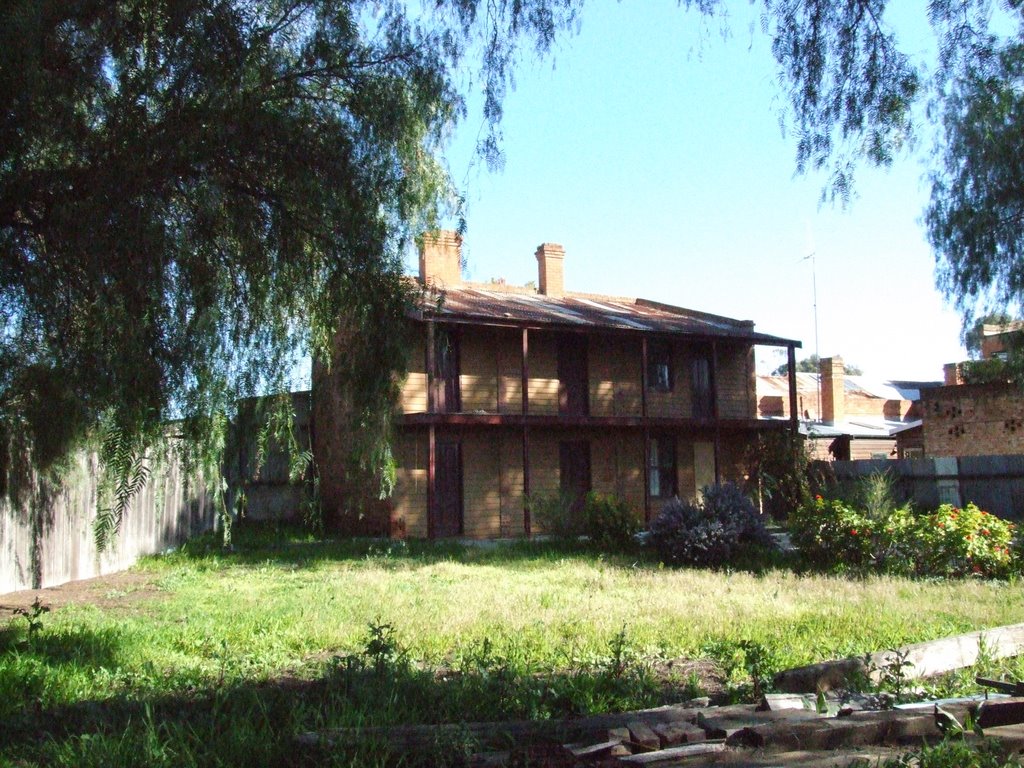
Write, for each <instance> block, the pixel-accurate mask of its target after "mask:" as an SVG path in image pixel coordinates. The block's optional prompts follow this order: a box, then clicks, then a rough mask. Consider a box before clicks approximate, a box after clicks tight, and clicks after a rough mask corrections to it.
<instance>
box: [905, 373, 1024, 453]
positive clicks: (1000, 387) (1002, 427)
mask: <svg viewBox="0 0 1024 768" xmlns="http://www.w3.org/2000/svg"><path fill="white" fill-rule="evenodd" d="M921 395H922V411H923V419H924V424H923V435H924V450H925V455H926V456H989V455H1005V454H1024V392H1022V391H1021V389H1020V388H1019V387H1017V386H1015V385H1013V384H963V385H960V386H953V387H937V388H935V389H931V390H925V391H924V392H922V393H921Z"/></svg>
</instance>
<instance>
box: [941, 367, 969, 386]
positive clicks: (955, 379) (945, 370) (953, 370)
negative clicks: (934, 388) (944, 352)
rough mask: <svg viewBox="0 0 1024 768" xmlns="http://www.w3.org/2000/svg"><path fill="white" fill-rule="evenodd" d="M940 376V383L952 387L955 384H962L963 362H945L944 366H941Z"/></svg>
mask: <svg viewBox="0 0 1024 768" xmlns="http://www.w3.org/2000/svg"><path fill="white" fill-rule="evenodd" d="M942 378H943V382H942V383H943V384H945V385H946V386H947V387H952V386H955V385H957V384H963V383H964V377H963V364H962V363H946V364H945V365H944V366H942Z"/></svg>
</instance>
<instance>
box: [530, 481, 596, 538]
mask: <svg viewBox="0 0 1024 768" xmlns="http://www.w3.org/2000/svg"><path fill="white" fill-rule="evenodd" d="M527 505H528V506H529V508H530V517H531V518H533V520H534V521H535V522H536V523H537V527H538V528H539V529H540V532H541V533H542V534H546V535H548V536H551V537H553V538H556V539H575V538H576V537H578V536H581V535H582V534H583V525H582V522H581V520H580V519H579V517H578V516H577V515H575V514H573V498H572V494H569V493H566V492H564V491H562V492H560V493H557V494H553V495H550V496H543V495H538V496H530V498H529V500H528V501H527Z"/></svg>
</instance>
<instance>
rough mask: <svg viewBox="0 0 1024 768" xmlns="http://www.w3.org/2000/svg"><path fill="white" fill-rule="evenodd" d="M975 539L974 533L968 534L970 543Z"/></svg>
mask: <svg viewBox="0 0 1024 768" xmlns="http://www.w3.org/2000/svg"><path fill="white" fill-rule="evenodd" d="M973 538H974V534H973V533H968V534H967V540H968V541H970V540H971V539H973Z"/></svg>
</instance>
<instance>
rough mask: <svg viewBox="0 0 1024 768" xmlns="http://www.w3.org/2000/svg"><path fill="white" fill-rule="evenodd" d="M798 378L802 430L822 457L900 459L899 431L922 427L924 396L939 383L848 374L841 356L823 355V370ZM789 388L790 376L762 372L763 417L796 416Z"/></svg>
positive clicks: (760, 404)
mask: <svg viewBox="0 0 1024 768" xmlns="http://www.w3.org/2000/svg"><path fill="white" fill-rule="evenodd" d="M796 379H797V398H796V402H797V407H798V417H799V419H800V431H801V433H802V434H804V435H806V436H807V440H808V445H809V448H810V452H811V455H812V457H813V458H815V459H822V460H831V459H840V460H851V459H853V460H856V459H880V458H886V459H888V458H893V459H894V458H896V457H897V450H896V442H897V435H900V434H901V433H903V432H904V431H907V430H913V429H914V428H916V427H919V426H920V424H921V409H920V403H919V401H920V399H921V395H922V393H923V392H924V391H926V390H927V389H928V388H929V387H933V386H937V385H938V384H939V382H921V381H893V380H881V379H874V378H871V377H868V376H860V375H848V374H847V373H846V369H845V366H844V364H843V359H842V358H841V357H839V356H838V355H836V356H834V357H826V358H823V359H822V360H821V361H820V363H819V372H818V373H797V375H796ZM788 386H789V383H788V378H787V377H785V376H758V378H757V403H758V414H759V415H760V416H761V417H762V418H777V419H781V418H789V417H790V416H791V412H790V410H789V399H788V397H787V390H788ZM908 451H910V452H911V453H912V452H913V451H912V449H910V448H909V444H908ZM900 458H903V457H902V456H901V457H900ZM908 458H909V456H908Z"/></svg>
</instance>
